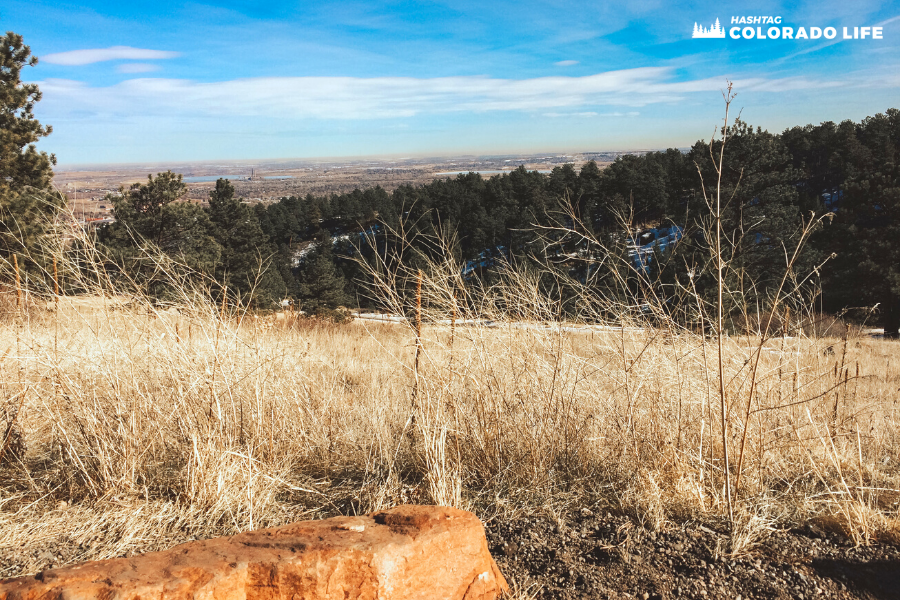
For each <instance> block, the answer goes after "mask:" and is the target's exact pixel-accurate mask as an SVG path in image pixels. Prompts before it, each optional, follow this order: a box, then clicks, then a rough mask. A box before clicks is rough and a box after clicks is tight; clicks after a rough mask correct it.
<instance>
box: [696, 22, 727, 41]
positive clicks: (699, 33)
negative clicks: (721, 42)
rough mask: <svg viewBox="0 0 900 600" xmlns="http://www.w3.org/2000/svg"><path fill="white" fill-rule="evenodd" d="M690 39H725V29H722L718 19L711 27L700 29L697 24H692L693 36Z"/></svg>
mask: <svg viewBox="0 0 900 600" xmlns="http://www.w3.org/2000/svg"><path fill="white" fill-rule="evenodd" d="M691 37H692V38H723V39H724V38H725V28H724V27H722V24H721V23H719V19H716V24H715V25H713V26H712V27H701V26H700V25H698V24H697V23H694V34H693V35H692V36H691Z"/></svg>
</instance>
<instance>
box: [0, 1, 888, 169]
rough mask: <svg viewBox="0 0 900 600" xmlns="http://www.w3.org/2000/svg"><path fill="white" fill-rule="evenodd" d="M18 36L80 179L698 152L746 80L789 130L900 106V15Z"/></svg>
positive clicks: (122, 12) (29, 9) (63, 8)
mask: <svg viewBox="0 0 900 600" xmlns="http://www.w3.org/2000/svg"><path fill="white" fill-rule="evenodd" d="M717 21H718V22H719V23H720V25H721V28H718V29H716V28H714V27H713V26H714V23H716V22H717ZM0 27H3V28H5V29H6V30H10V31H14V32H16V33H18V34H21V35H22V36H23V37H24V40H25V43H26V44H28V45H29V46H30V47H31V50H32V53H33V54H34V55H35V56H37V57H38V58H39V60H40V62H39V63H38V65H37V66H36V67H34V68H25V69H24V70H23V72H22V77H23V79H24V80H26V81H28V82H32V83H36V84H38V85H39V86H40V89H41V91H42V93H43V99H42V100H41V101H40V102H39V103H37V105H36V106H35V115H36V116H37V118H38V119H39V120H40V121H41V122H42V123H44V124H47V125H51V126H53V129H54V131H53V133H52V134H51V135H50V136H49V137H47V138H45V139H43V140H41V141H40V142H39V144H38V147H39V148H40V149H41V150H44V151H47V152H52V153H54V154H56V155H57V157H58V159H59V162H60V163H62V164H66V165H94V164H121V163H124V164H133V163H166V162H197V161H214V160H215V161H224V160H247V159H245V158H242V157H247V156H252V157H259V158H258V160H274V158H272V157H285V156H290V157H310V158H313V157H316V158H318V157H328V158H343V157H373V156H456V155H463V154H474V155H497V154H505V153H510V152H513V153H532V152H543V151H548V150H546V149H552V148H589V147H594V148H596V147H605V148H625V149H628V148H669V147H682V146H684V145H685V144H686V143H693V142H694V141H696V140H698V139H708V138H709V137H710V134H711V133H712V131H713V130H714V129H715V127H716V125H717V124H718V123H721V120H722V116H723V109H724V107H723V101H722V95H721V92H722V90H723V89H725V87H726V86H727V82H728V81H731V82H733V83H734V89H735V91H736V92H737V99H736V101H735V103H734V105H733V108H734V109H735V114H736V113H737V111H741V115H742V118H743V120H745V121H746V122H748V123H750V124H752V125H753V126H760V127H762V128H764V129H767V130H768V131H770V132H773V133H779V132H781V131H783V130H784V129H786V128H788V127H792V126H795V125H806V124H818V123H821V122H824V121H835V122H840V121H843V120H846V119H850V120H853V121H859V120H861V119H862V118H864V117H866V116H870V115H874V114H876V113H879V112H883V111H884V110H886V109H887V108H890V107H892V106H896V104H897V100H896V99H897V98H898V97H900V0H894V1H889V2H879V1H876V0H861V1H859V2H854V3H848V2H845V1H842V0H820V1H816V2H801V3H794V2H791V3H788V2H777V1H776V2H771V3H768V4H766V5H765V7H764V8H760V9H754V11H753V12H750V11H749V10H748V7H747V6H746V5H745V4H744V3H740V2H736V1H734V0H726V1H724V2H722V1H717V2H712V1H710V0H703V1H701V2H696V3H691V4H690V5H671V4H670V5H664V6H660V5H659V4H657V3H653V2H607V3H598V2H596V1H593V2H570V3H565V4H563V5H559V4H554V3H551V2H546V1H542V0H525V1H524V2H521V1H520V2H515V3H512V2H507V1H500V2H495V3H476V2H471V1H470V0H461V1H454V2H448V3H442V4H436V3H425V2H417V1H413V2H408V3H403V4H400V5H397V4H385V3H379V2H371V1H368V0H360V1H359V2H354V3H333V2H327V1H326V2H321V3H266V4H256V3H247V2H244V1H237V0H218V1H215V2H214V1H213V0H199V1H198V2H192V3H180V2H172V1H170V0H161V2H159V3H157V4H156V5H154V10H152V11H148V10H146V9H145V7H143V6H140V5H137V4H133V3H127V2H126V3H120V2H110V1H109V0H84V1H83V2H82V3H81V4H79V5H73V4H59V3H58V2H54V1H52V0H8V1H7V2H6V3H5V4H4V7H3V8H2V9H0ZM534 148H541V149H544V150H534V151H532V149H534ZM511 149H513V150H511ZM550 151H557V150H550ZM624 151H628V150H624ZM210 156H215V157H218V158H209V157H210Z"/></svg>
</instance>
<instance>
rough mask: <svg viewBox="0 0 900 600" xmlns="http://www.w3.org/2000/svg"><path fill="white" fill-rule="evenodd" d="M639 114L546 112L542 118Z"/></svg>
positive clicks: (632, 112)
mask: <svg viewBox="0 0 900 600" xmlns="http://www.w3.org/2000/svg"><path fill="white" fill-rule="evenodd" d="M640 114H641V113H639V112H637V111H629V112H607V113H598V112H596V111H593V110H591V111H585V112H562V113H561V112H547V113H543V114H542V115H541V116H542V117H550V118H551V119H559V118H566V117H568V118H573V117H576V118H584V117H636V116H638V115H640Z"/></svg>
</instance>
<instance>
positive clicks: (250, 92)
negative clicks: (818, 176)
mask: <svg viewBox="0 0 900 600" xmlns="http://www.w3.org/2000/svg"><path fill="white" fill-rule="evenodd" d="M672 77H673V70H672V69H670V68H668V67H644V68H637V69H627V70H621V71H608V72H605V73H598V74H595V75H587V76H583V77H538V78H532V79H499V78H490V77H468V76H467V77H439V78H429V79H419V78H410V77H375V78H355V77H260V78H250V79H237V80H232V81H221V82H212V83H202V82H195V81H190V80H184V79H164V78H138V79H130V80H127V81H123V82H121V83H118V84H116V85H113V86H109V87H91V86H88V85H86V84H83V83H80V82H77V81H71V80H59V79H51V80H46V81H44V82H43V83H41V90H42V91H43V93H44V99H45V102H44V104H45V105H50V106H52V107H53V108H54V111H59V112H61V113H63V114H66V113H68V114H81V115H87V114H90V115H95V116H97V115H110V116H113V115H118V116H133V115H145V116H161V117H173V116H188V117H189V116H210V117H229V116H241V117H275V118H288V119H337V120H352V119H388V118H404V117H413V116H416V115H419V114H425V113H428V114H434V113H453V112H479V113H484V112H489V111H521V112H541V113H543V112H547V111H550V112H558V113H563V112H585V111H584V110H583V109H584V108H593V107H596V106H625V107H641V106H646V105H649V104H658V103H666V102H670V103H673V102H679V101H681V100H683V99H684V98H685V97H687V96H688V95H689V94H693V93H698V92H716V91H720V90H721V89H723V88H724V86H725V78H724V77H711V78H706V79H697V80H690V81H672ZM734 84H735V87H736V88H737V89H739V90H741V91H742V92H750V91H759V92H771V93H781V92H791V91H796V90H804V89H813V88H814V89H821V88H823V87H837V86H840V85H842V84H841V83H840V82H827V81H814V80H810V79H807V78H804V77H789V78H782V79H764V78H748V79H735V80H734ZM579 109H581V110H579Z"/></svg>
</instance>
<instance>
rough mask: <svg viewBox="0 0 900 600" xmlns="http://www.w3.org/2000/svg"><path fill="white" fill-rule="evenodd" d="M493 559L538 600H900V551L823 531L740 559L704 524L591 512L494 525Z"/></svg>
mask: <svg viewBox="0 0 900 600" xmlns="http://www.w3.org/2000/svg"><path fill="white" fill-rule="evenodd" d="M487 533H488V540H489V544H490V548H491V553H492V554H493V555H494V557H495V559H496V560H497V562H498V564H499V565H500V569H501V570H502V571H503V573H504V574H506V576H507V577H509V578H510V579H511V580H513V581H515V582H516V583H517V585H518V586H519V588H520V594H522V595H524V596H525V597H534V598H564V599H580V598H585V599H586V598H597V599H600V598H604V599H605V598H642V599H645V600H649V599H658V600H662V599H669V598H741V599H747V598H777V599H788V598H799V599H801V600H805V599H809V598H839V599H845V598H846V599H849V598H865V599H867V600H889V599H895V598H900V547H898V546H897V545H893V544H881V545H878V544H875V545H871V546H856V545H854V544H853V543H851V542H850V541H848V540H847V538H845V537H844V536H841V535H836V534H833V533H828V532H826V531H824V530H822V529H821V528H819V527H817V526H815V525H807V526H805V527H802V528H799V529H790V530H780V531H775V532H772V533H771V534H770V535H768V536H767V537H766V538H765V539H763V540H762V541H761V542H760V543H759V545H758V546H757V547H756V548H754V549H753V550H751V551H749V552H747V553H746V554H743V555H741V556H739V557H729V556H728V555H727V553H724V552H723V547H724V546H725V541H726V536H725V534H724V533H723V532H719V531H716V530H714V529H712V528H709V527H706V526H704V525H701V524H699V523H692V522H689V523H685V524H682V525H678V526H674V527H671V528H670V529H668V530H667V531H665V532H662V533H656V532H652V531H649V530H647V529H643V528H642V527H640V525H636V524H635V523H634V522H633V521H632V520H631V519H629V518H627V517H623V516H614V515H612V514H609V513H605V512H604V513H602V514H594V513H593V511H591V510H589V509H582V511H581V512H578V513H576V514H575V515H574V516H572V517H571V518H569V519H560V520H556V521H554V520H553V519H550V518H548V517H544V516H538V517H527V516H523V517H520V518H516V519H513V520H500V521H497V522H492V523H489V524H488V526H487Z"/></svg>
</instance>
